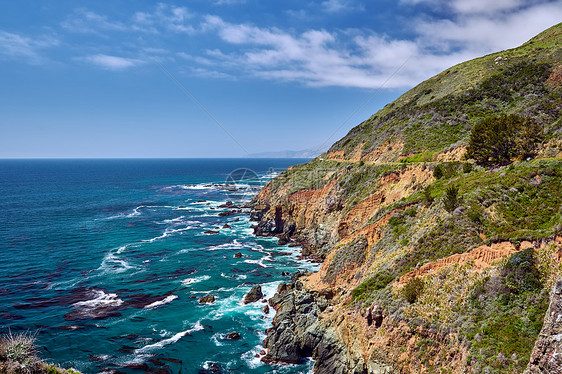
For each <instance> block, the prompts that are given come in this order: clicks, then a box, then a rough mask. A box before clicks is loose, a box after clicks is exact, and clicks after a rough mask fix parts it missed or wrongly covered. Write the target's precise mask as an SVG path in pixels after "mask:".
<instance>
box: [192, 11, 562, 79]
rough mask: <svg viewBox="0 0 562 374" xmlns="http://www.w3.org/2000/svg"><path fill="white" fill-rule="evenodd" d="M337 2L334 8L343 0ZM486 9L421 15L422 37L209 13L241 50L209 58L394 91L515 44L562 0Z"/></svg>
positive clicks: (418, 30) (261, 71)
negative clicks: (236, 19) (268, 24)
mask: <svg viewBox="0 0 562 374" xmlns="http://www.w3.org/2000/svg"><path fill="white" fill-rule="evenodd" d="M407 1H408V2H409V3H412V2H417V3H419V2H426V3H427V2H431V3H433V4H435V5H437V3H440V4H441V5H442V4H443V3H444V0H407ZM326 3H327V2H326ZM468 3H470V4H472V5H471V6H468V5H466V4H468ZM331 4H332V5H334V6H335V4H336V2H332V3H331ZM338 4H341V3H338ZM486 4H487V3H486V2H484V0H474V1H461V0H454V1H453V2H451V7H452V9H454V11H455V12H456V14H457V15H456V16H455V17H452V18H450V19H428V18H427V15H424V16H420V17H419V18H418V19H415V20H413V22H412V31H414V32H415V34H416V36H415V37H414V38H412V39H409V40H400V39H392V38H389V37H386V36H384V35H379V34H375V33H372V32H369V31H366V30H337V31H326V30H321V29H320V30H314V29H311V30H308V31H305V32H301V33H294V32H289V31H285V30H280V29H277V28H263V27H257V26H254V25H250V24H234V23H228V22H226V21H224V20H223V19H222V18H220V17H217V16H207V17H206V18H205V21H204V23H203V25H202V29H203V30H204V31H206V32H210V33H216V34H217V35H218V36H219V37H220V38H221V39H222V40H223V41H224V42H226V43H227V44H231V45H234V46H236V50H235V51H234V52H230V53H225V52H223V51H221V50H218V49H215V50H214V52H213V54H212V55H211V54H209V55H208V56H207V57H208V58H210V59H213V58H214V60H212V61H214V62H215V63H216V64H223V65H222V66H223V67H224V68H227V69H231V68H233V67H235V66H238V68H239V69H241V70H243V71H245V72H247V73H250V74H254V75H255V76H258V77H262V78H265V79H275V80H282V81H295V82H300V83H303V84H307V85H312V86H346V87H363V88H376V87H380V86H381V85H383V84H384V86H385V87H387V88H403V87H408V86H412V85H414V84H416V83H419V82H420V81H422V80H424V79H427V78H429V77H431V76H432V75H434V74H436V73H438V72H440V71H442V70H444V69H446V68H448V67H449V66H452V65H455V64H457V63H460V62H462V61H466V60H468V59H471V58H475V57H478V56H481V55H483V54H486V53H490V52H493V51H498V50H503V49H507V48H512V47H516V46H518V45H520V44H522V43H523V42H525V41H527V40H528V39H530V38H531V37H533V36H534V35H536V34H538V33H539V32H541V31H542V30H544V29H545V28H547V27H550V26H552V25H554V24H556V23H558V22H559V21H560V20H561V19H562V6H561V4H562V2H561V1H555V2H552V1H551V2H540V3H535V4H532V5H527V6H526V7H523V6H522V5H521V2H520V1H519V0H498V2H497V3H495V5H493V6H491V8H490V9H492V10H493V11H494V12H495V13H494V15H492V14H490V13H485V12H484V8H485V7H486ZM522 25H524V27H522ZM404 63H405V64H404ZM207 64H208V62H207ZM403 64H404V66H402V67H400V66H401V65H403ZM399 67H400V68H399ZM397 69H399V71H397ZM390 77H391V79H389V78H390Z"/></svg>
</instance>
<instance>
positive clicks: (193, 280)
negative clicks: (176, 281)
mask: <svg viewBox="0 0 562 374" xmlns="http://www.w3.org/2000/svg"><path fill="white" fill-rule="evenodd" d="M209 279H211V277H210V276H209V275H202V276H200V277H195V278H187V279H184V280H182V281H181V283H182V284H183V285H184V286H189V285H190V284H195V283H199V282H203V281H206V280H209Z"/></svg>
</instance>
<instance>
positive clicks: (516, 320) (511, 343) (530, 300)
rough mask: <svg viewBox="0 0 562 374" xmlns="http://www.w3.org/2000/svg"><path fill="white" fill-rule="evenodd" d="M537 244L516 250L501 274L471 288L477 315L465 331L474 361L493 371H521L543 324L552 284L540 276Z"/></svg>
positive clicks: (471, 304)
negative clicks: (542, 280) (548, 287)
mask: <svg viewBox="0 0 562 374" xmlns="http://www.w3.org/2000/svg"><path fill="white" fill-rule="evenodd" d="M538 273H539V272H538V269H537V268H536V261H535V258H534V250H533V249H527V250H524V251H521V252H519V253H515V254H513V255H512V256H511V257H510V258H509V259H508V260H507V262H506V263H505V264H504V265H503V266H502V267H501V269H500V274H501V276H499V277H498V276H492V277H486V278H485V279H484V280H483V281H482V282H480V284H478V285H477V287H476V288H475V289H474V290H473V292H472V294H471V295H470V300H469V312H470V315H472V317H471V318H472V319H473V321H474V323H473V324H471V325H468V326H467V331H465V334H466V336H467V338H468V340H469V342H470V346H471V350H470V351H471V355H472V359H471V360H472V363H473V365H474V366H477V367H481V368H484V367H489V368H490V369H489V370H490V372H522V371H523V369H524V368H525V366H526V365H527V362H528V361H529V356H530V353H531V350H532V349H533V346H534V344H535V340H536V338H537V336H538V334H539V332H540V330H541V328H542V324H543V319H544V314H545V312H546V309H547V308H548V289H545V288H543V285H542V284H541V283H540V281H539V277H538Z"/></svg>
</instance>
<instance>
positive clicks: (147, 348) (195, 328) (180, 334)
mask: <svg viewBox="0 0 562 374" xmlns="http://www.w3.org/2000/svg"><path fill="white" fill-rule="evenodd" d="M203 329H204V327H203V325H201V322H200V321H197V322H196V323H195V325H193V327H192V328H190V329H189V330H185V331H181V332H178V333H177V334H175V335H174V336H172V337H171V338H168V339H164V340H161V341H159V342H157V343H154V344H149V345H145V346H144V347H142V348H139V349H137V350H135V353H137V354H138V353H143V352H146V351H150V350H152V349H157V348H163V347H164V346H166V345H168V344H173V343H175V342H177V341H178V340H180V339H181V338H183V337H184V336H186V335H188V334H191V333H192V332H194V331H200V330H203Z"/></svg>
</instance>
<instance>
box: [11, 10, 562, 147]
mask: <svg viewBox="0 0 562 374" xmlns="http://www.w3.org/2000/svg"><path fill="white" fill-rule="evenodd" d="M561 20H562V0H555V1H548V0H544V1H541V0H536V1H524V0H494V1H490V0H448V1H445V0H397V1H389V0H388V1H387V0H377V1H375V0H371V1H361V0H311V1H306V2H303V1H297V0H282V1H281V0H278V1H275V0H189V1H187V0H186V1H168V2H152V1H146V0H142V1H141V0H128V1H122V0H112V1H99V0H95V1H77V0H58V1H39V0H29V1H0V158H122V157H123V158H145V157H146V158H151V157H154V158H165V157H170V158H176V157H180V158H181V157H244V156H246V155H248V154H251V153H259V152H273V151H282V150H304V149H307V150H316V149H325V148H326V147H327V146H329V145H331V144H332V143H333V142H335V141H336V140H338V139H339V138H341V137H342V136H344V135H345V134H346V133H347V132H348V131H349V130H350V129H351V128H352V127H353V126H355V125H357V124H359V123H360V122H361V121H363V120H365V119H367V118H369V117H370V116H371V115H372V114H373V113H375V112H376V111H377V110H379V109H380V108H382V107H383V106H384V105H386V104H388V103H390V102H392V101H393V100H394V99H396V98H397V97H398V96H399V95H401V94H402V93H404V92H405V91H407V90H408V89H410V88H412V87H414V86H415V85H416V84H418V83H420V82H422V81H423V80H425V79H427V78H429V77H431V76H433V75H435V74H437V73H439V72H440V71H443V70H444V69H446V68H448V67H450V66H452V65H454V64H457V63H460V62H462V61H466V60H469V59H472V58H475V57H479V56H482V55H485V54H488V53H492V52H495V51H499V50H504V49H508V48H513V47H516V46H518V45H520V44H522V43H524V42H525V41H527V40H529V39H530V38H532V37H533V36H534V35H536V34H538V33H539V32H541V31H542V30H544V29H546V28H548V27H550V26H552V25H554V24H556V23H558V22H560V21H561Z"/></svg>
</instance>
